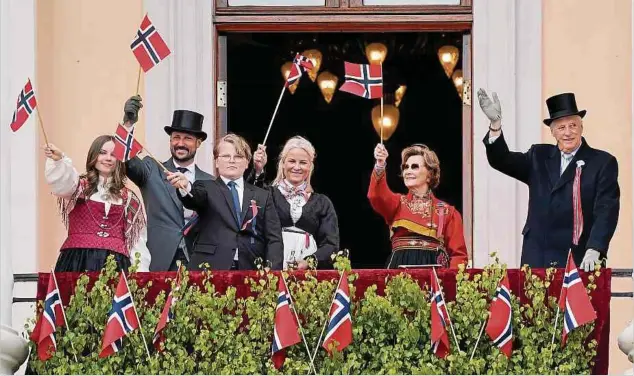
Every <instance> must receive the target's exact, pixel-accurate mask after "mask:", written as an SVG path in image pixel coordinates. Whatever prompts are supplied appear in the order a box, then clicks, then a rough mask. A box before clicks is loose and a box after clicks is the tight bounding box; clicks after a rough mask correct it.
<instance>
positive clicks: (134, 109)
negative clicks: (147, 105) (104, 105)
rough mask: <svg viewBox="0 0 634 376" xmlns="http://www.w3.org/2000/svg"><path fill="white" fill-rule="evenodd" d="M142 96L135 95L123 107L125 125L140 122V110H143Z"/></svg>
mask: <svg viewBox="0 0 634 376" xmlns="http://www.w3.org/2000/svg"><path fill="white" fill-rule="evenodd" d="M141 100H142V99H141V96H140V95H135V96H133V97H131V98H130V99H128V100H127V101H126V102H125V106H123V124H125V123H127V122H130V124H134V123H136V122H137V121H138V120H139V110H140V109H141V108H143V104H142V103H141Z"/></svg>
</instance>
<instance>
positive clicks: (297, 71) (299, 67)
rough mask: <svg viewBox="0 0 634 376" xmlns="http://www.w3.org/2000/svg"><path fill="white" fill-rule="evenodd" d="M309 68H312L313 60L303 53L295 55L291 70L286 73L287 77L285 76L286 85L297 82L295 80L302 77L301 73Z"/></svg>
mask: <svg viewBox="0 0 634 376" xmlns="http://www.w3.org/2000/svg"><path fill="white" fill-rule="evenodd" d="M309 69H313V62H312V61H310V59H309V58H307V57H306V56H304V55H301V54H297V55H295V58H294V59H293V65H292V66H291V71H290V73H289V74H288V77H286V87H288V86H290V85H293V84H294V83H295V82H297V80H299V79H300V78H302V74H303V73H304V72H305V71H307V70H309Z"/></svg>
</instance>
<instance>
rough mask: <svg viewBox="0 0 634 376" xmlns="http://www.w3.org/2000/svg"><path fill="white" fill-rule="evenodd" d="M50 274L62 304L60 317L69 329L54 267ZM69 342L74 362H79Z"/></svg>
mask: <svg viewBox="0 0 634 376" xmlns="http://www.w3.org/2000/svg"><path fill="white" fill-rule="evenodd" d="M51 275H52V276H53V282H55V290H57V293H58V294H59V301H60V305H61V306H62V317H63V318H64V325H66V329H69V328H70V327H69V326H68V320H66V309H64V301H62V294H61V293H60V292H59V285H58V284H57V278H56V277H55V269H51ZM69 303H70V302H69ZM69 342H70V348H71V349H72V350H73V357H74V358H75V362H76V363H79V361H78V360H77V351H76V350H75V346H74V345H73V341H69Z"/></svg>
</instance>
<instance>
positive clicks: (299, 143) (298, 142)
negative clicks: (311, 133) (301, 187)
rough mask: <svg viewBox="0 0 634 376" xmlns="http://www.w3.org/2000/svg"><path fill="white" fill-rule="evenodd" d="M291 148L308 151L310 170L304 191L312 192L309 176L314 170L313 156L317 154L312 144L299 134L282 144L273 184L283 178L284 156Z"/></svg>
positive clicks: (278, 182) (276, 183)
mask: <svg viewBox="0 0 634 376" xmlns="http://www.w3.org/2000/svg"><path fill="white" fill-rule="evenodd" d="M292 149H302V150H304V151H305V152H306V153H308V156H309V158H310V171H309V172H308V178H307V179H306V191H307V192H312V191H313V187H312V186H311V185H310V178H311V177H312V176H313V171H314V170H315V156H316V155H317V154H316V152H315V147H313V144H311V143H310V141H308V140H307V139H305V138H304V137H301V136H295V137H291V138H290V139H289V140H288V141H286V144H284V148H282V152H281V153H280V156H279V158H278V161H277V175H276V176H275V180H273V185H274V186H276V185H278V184H280V183H281V182H282V181H283V180H284V162H285V161H286V156H287V155H288V153H289V152H290V151H291V150H292Z"/></svg>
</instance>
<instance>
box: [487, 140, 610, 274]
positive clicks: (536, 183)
mask: <svg viewBox="0 0 634 376" xmlns="http://www.w3.org/2000/svg"><path fill="white" fill-rule="evenodd" d="M483 141H484V144H485V145H486V153H487V158H488V160H489V164H490V165H491V167H493V168H494V169H496V170H498V171H500V172H502V173H504V174H506V175H508V176H511V177H513V178H515V179H517V180H520V181H522V182H524V183H526V184H527V185H528V188H529V201H528V216H527V219H526V225H525V226H524V229H523V230H522V234H523V235H524V243H523V245H522V264H528V265H529V266H531V267H535V268H542V267H549V266H551V264H552V263H556V265H557V267H561V268H563V267H565V265H566V259H567V257H568V250H569V249H571V248H572V253H573V257H574V260H575V263H576V264H577V265H579V263H581V260H582V259H583V256H584V254H585V251H586V250H587V249H588V248H593V249H595V250H597V251H599V252H600V253H601V254H602V256H604V257H606V256H607V251H608V248H609V245H610V240H611V239H612V235H614V230H615V229H616V223H617V221H618V218H619V199H620V190H619V184H618V182H617V178H618V164H617V161H616V158H614V157H613V156H612V155H611V154H609V153H607V152H605V151H602V150H598V149H593V148H591V147H590V146H589V145H588V143H587V142H586V140H585V138H584V139H582V144H581V146H580V147H579V150H577V153H576V154H575V156H574V158H573V159H572V161H571V162H570V164H569V165H568V167H567V168H566V170H564V172H563V174H562V175H561V177H560V176H559V170H560V165H561V152H560V151H559V149H558V148H557V146H555V145H548V144H539V145H533V146H531V148H530V149H529V150H528V151H527V152H526V153H520V152H511V151H509V148H508V146H507V145H506V141H505V140H504V135H501V136H500V137H499V138H498V139H496V140H495V141H494V142H493V143H492V144H489V135H488V134H487V135H486V136H485V138H484V140H483ZM581 160H582V161H584V162H585V165H584V166H583V167H582V173H581V206H582V211H583V233H582V234H581V238H580V239H579V245H578V246H573V244H572V227H573V205H572V186H573V181H574V176H575V169H576V167H577V161H581ZM500 236H504V234H501V235H500Z"/></svg>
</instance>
